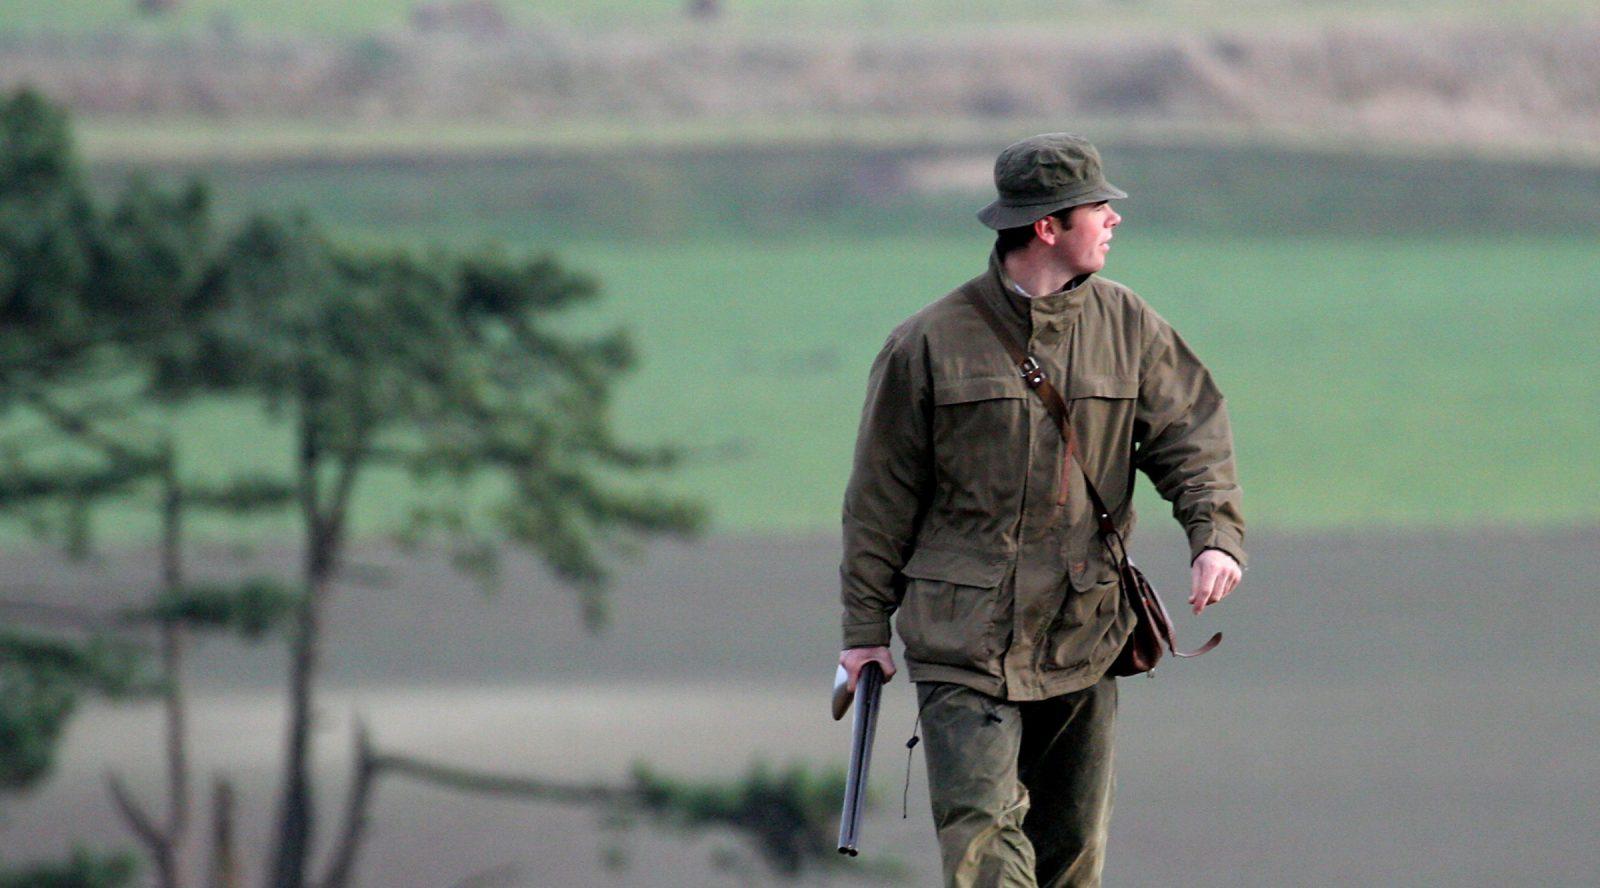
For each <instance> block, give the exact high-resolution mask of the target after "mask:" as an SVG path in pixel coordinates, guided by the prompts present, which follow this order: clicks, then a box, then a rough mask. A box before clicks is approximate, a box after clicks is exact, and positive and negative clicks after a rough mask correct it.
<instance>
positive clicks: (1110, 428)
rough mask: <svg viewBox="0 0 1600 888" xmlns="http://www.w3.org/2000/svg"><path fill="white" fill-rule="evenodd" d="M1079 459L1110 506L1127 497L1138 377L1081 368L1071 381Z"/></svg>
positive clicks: (1069, 392)
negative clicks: (1093, 371) (1084, 371)
mask: <svg viewBox="0 0 1600 888" xmlns="http://www.w3.org/2000/svg"><path fill="white" fill-rule="evenodd" d="M1066 397H1067V403H1068V405H1069V406H1070V407H1071V410H1072V429H1073V432H1074V433H1075V434H1076V435H1077V436H1078V445H1079V449H1080V458H1081V459H1082V460H1083V462H1084V468H1086V469H1087V470H1088V471H1089V475H1090V477H1092V478H1094V481H1095V488H1096V489H1097V490H1099V491H1100V495H1101V496H1102V497H1105V500H1106V505H1107V506H1109V507H1110V508H1111V509H1112V510H1115V509H1117V507H1118V504H1119V503H1122V502H1124V501H1125V500H1126V499H1127V496H1128V482H1129V481H1130V480H1131V479H1132V475H1133V431H1134V429H1133V426H1134V419H1135V417H1136V416H1137V413H1138V404H1139V379H1138V377H1137V376H1133V375H1125V374H1117V373H1079V374H1076V375H1074V377H1073V378H1072V379H1071V380H1069V381H1068V383H1067V393H1066Z"/></svg>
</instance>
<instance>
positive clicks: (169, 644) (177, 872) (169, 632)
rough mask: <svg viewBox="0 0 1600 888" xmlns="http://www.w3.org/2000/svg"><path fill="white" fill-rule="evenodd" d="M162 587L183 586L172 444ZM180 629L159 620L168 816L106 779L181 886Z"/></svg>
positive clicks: (184, 788)
mask: <svg viewBox="0 0 1600 888" xmlns="http://www.w3.org/2000/svg"><path fill="white" fill-rule="evenodd" d="M161 484H162V494H163V496H162V508H161V587H162V589H163V590H165V591H166V592H169V593H172V592H177V591H178V590H179V589H180V588H181V587H182V585H183V548H182V543H183V495H182V491H181V490H180V489H179V487H178V478H177V460H176V458H175V457H174V455H173V450H172V444H171V442H170V441H169V442H167V443H166V445H165V447H164V453H163V456H162V467H161ZM185 634H186V633H185V629H184V627H183V626H182V625H181V624H180V623H178V622H177V621H175V620H167V621H164V622H163V623H162V624H161V678H162V684H163V689H162V705H163V707H164V710H165V717H166V759H167V820H166V823H165V824H164V825H160V826H158V825H157V824H156V823H155V821H154V818H152V817H151V816H150V815H149V813H148V812H146V811H144V810H142V809H141V808H140V806H139V804H138V803H137V802H136V801H135V800H134V798H133V794H132V793H130V792H129V791H128V789H127V787H126V786H124V785H123V784H122V782H121V781H120V780H119V779H118V778H116V777H115V776H113V777H112V778H111V794H112V798H113V799H114V800H115V802H116V804H117V808H118V810H120V811H121V813H122V816H123V819H124V820H126V821H127V823H128V826H129V827H130V828H131V829H132V830H133V832H134V835H135V836H137V837H138V838H139V841H140V842H141V843H143V845H144V846H145V851H146V853H148V854H149V855H150V860H151V862H152V864H154V867H153V868H154V869H155V872H156V879H157V884H158V885H159V886H161V888H183V881H184V878H183V877H184V873H185V872H186V871H187V863H188V854H187V853H186V852H187V847H186V845H187V843H186V837H187V833H188V827H189V760H188V745H187V742H188V741H187V735H186V731H187V728H186V724H187V711H186V709H185V705H184V697H183V652H184V647H185Z"/></svg>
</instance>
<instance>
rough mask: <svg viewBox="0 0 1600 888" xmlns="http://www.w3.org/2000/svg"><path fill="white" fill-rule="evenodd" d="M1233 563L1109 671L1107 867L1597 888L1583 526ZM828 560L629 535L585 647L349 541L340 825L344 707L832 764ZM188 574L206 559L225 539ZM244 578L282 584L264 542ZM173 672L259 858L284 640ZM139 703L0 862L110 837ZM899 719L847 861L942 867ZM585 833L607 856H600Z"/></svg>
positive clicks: (376, 849)
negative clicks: (1162, 656) (608, 619)
mask: <svg viewBox="0 0 1600 888" xmlns="http://www.w3.org/2000/svg"><path fill="white" fill-rule="evenodd" d="M1146 523H1147V525H1148V526H1147V527H1146V528H1144V529H1143V530H1142V536H1143V539H1141V540H1140V541H1139V545H1138V547H1137V548H1136V551H1135V557H1136V560H1139V561H1140V562H1141V563H1142V564H1143V565H1144V566H1146V567H1147V569H1148V571H1149V572H1150V573H1151V575H1152V578H1153V580H1154V581H1155V583H1156V585H1157V586H1158V588H1161V589H1164V590H1168V591H1167V596H1168V599H1169V602H1172V601H1178V602H1181V599H1182V597H1183V593H1182V587H1181V581H1182V579H1183V568H1184V565H1183V561H1184V558H1183V554H1182V549H1181V539H1180V538H1179V536H1178V535H1177V533H1176V531H1175V530H1171V529H1169V528H1167V527H1165V526H1164V525H1165V524H1169V523H1170V522H1165V521H1159V522H1158V521H1157V520H1153V519H1151V518H1147V519H1146ZM1157 524H1161V525H1163V526H1159V527H1157V526H1155V525H1157ZM1250 548H1251V552H1252V564H1251V568H1250V570H1249V572H1248V573H1247V575H1246V581H1245V585H1244V586H1243V587H1242V588H1241V589H1240V590H1239V592H1238V593H1237V594H1236V596H1235V597H1234V598H1233V599H1230V600H1229V601H1228V602H1226V603H1225V604H1224V605H1223V606H1221V607H1220V608H1218V609H1216V610H1214V611H1212V612H1209V613H1208V614H1207V615H1206V616H1205V617H1203V618H1200V619H1194V618H1189V617H1186V616H1185V617H1180V623H1179V633H1180V643H1183V642H1185V641H1187V642H1188V643H1190V644H1194V643H1197V642H1198V641H1199V640H1200V639H1202V638H1203V637H1204V635H1206V634H1208V633H1209V632H1210V631H1212V630H1213V629H1221V630H1222V631H1223V632H1224V635H1225V640H1224V642H1223V644H1222V646H1221V648H1220V649H1219V650H1218V651H1216V652H1215V653H1212V654H1209V655H1207V656H1206V657H1205V658H1204V659H1202V660H1199V661H1194V662H1190V663H1182V664H1178V663H1174V664H1170V665H1164V666H1163V667H1162V668H1161V669H1160V670H1159V671H1158V674H1157V676H1156V677H1155V678H1153V679H1149V680H1147V679H1135V680H1126V681H1125V682H1124V683H1123V688H1122V694H1121V706H1122V708H1121V717H1120V719H1119V724H1118V733H1119V741H1118V772H1119V777H1118V796H1117V814H1116V817H1115V819H1114V822H1113V833H1112V851H1111V861H1110V865H1109V867H1108V870H1107V874H1106V881H1107V884H1108V885H1174V884H1180V883H1181V884H1186V885H1195V886H1207V885H1217V886H1224V885H1226V886H1240V885H1248V886H1274V888H1281V886H1296V885H1327V884H1355V885H1386V886H1387V885H1451V886H1460V885H1502V884H1537V885H1558V886H1565V885H1572V886H1580V885H1594V884H1600V849H1597V846H1596V845H1595V843H1594V842H1593V838H1594V829H1593V800H1594V799H1595V798H1597V797H1600V751H1597V747H1596V745H1595V743H1594V734H1595V728H1596V725H1597V723H1600V685H1597V684H1596V681H1595V679H1596V674H1595V669H1594V667H1593V665H1592V658H1590V657H1589V656H1588V655H1587V653H1586V651H1587V650H1588V649H1589V648H1590V647H1591V646H1592V641H1591V635H1592V632H1593V627H1594V626H1595V625H1596V623H1597V621H1600V528H1581V529H1571V530H1564V531H1540V532H1530V531H1513V530H1492V529H1484V530H1477V531H1470V532H1468V531H1460V532H1449V533H1442V532H1441V533H1400V532H1393V533H1369V534H1359V535H1358V534H1334V533H1324V534H1303V535H1285V534H1269V533H1263V534H1259V535H1257V536H1256V537H1255V538H1253V539H1252V540H1251V546H1250ZM835 559H836V543H835V542H834V540H833V539H831V538H826V537H814V538H793V539H772V538H739V537H724V538H718V539H713V540H710V541H708V542H705V543H701V544H696V545H690V546H656V547H651V548H649V549H647V550H646V551H645V552H644V554H643V556H642V557H641V558H639V559H638V560H636V561H633V562H631V563H628V564H626V565H625V566H624V567H623V568H622V569H621V570H620V571H619V574H618V578H617V584H616V588H615V591H614V604H615V608H614V610H615V615H616V616H615V620H614V622H613V623H612V625H611V626H610V627H609V628H608V630H607V631H606V632H605V633H603V634H601V635H598V636H592V635H588V634H585V633H584V632H583V630H582V629H581V626H580V624H579V621H578V619H577V615H576V609H575V608H574V607H573V606H572V604H571V600H570V597H569V595H568V593H566V592H564V591H562V590H561V589H559V588H558V587H555V586H553V585H552V584H551V583H550V582H549V581H548V579H547V578H546V577H545V576H544V575H543V574H542V572H540V571H539V570H538V569H537V567H536V566H535V565H533V564H532V563H530V562H526V561H516V560H514V561H513V562H511V563H509V564H508V571H507V580H508V582H507V584H506V587H505V588H504V589H503V590H501V591H500V592H499V593H498V594H496V595H495V596H493V597H490V598H485V597H484V596H483V595H482V594H481V593H480V592H479V591H477V590H476V589H475V588H474V587H473V586H472V585H471V584H470V583H469V582H468V581H466V580H463V579H460V578H458V577H455V576H453V575H452V574H451V573H450V571H449V570H448V568H447V567H445V566H444V565H443V564H442V563H441V562H438V561H436V560H432V559H406V558H401V557H399V556H397V555H395V554H393V553H390V552H387V551H384V550H380V549H372V550H368V551H366V552H364V553H363V554H362V556H361V558H360V559H359V561H360V562H361V564H362V565H363V569H362V570H361V571H360V577H361V581H360V582H359V583H355V582H352V583H351V584H350V585H348V586H347V587H346V588H344V589H343V590H342V591H341V592H340V597H339V598H338V599H337V600H336V602H335V604H334V606H333V608H332V611H331V615H330V621H331V628H330V645H329V658H328V660H329V662H328V673H327V681H326V682H325V687H326V688H327V693H326V694H325V695H324V697H323V699H322V705H321V707H320V709H319V711H320V712H321V713H322V721H321V723H320V725H319V733H318V737H319V743H320V746H319V750H320V756H321V758H320V762H321V767H322V775H323V783H322V786H323V787H324V789H323V793H322V798H323V804H324V806H325V810H326V811H327V812H328V816H329V818H330V819H331V818H332V815H333V812H334V811H335V810H337V808H338V806H339V804H340V803H341V802H342V796H343V789H344V786H345V784H344V765H345V763H346V761H347V759H348V747H349V743H350V727H351V724H352V720H353V719H354V718H356V717H358V716H359V717H361V718H363V719H364V720H365V721H367V722H368V723H369V724H370V725H371V726H372V727H373V730H374V734H375V736H376V738H377V740H378V742H379V743H380V745H383V746H385V747H387V748H392V749H395V750H400V751H407V752H412V753H415V754H420V755H430V756H433V757H436V758H442V759H446V760H452V761H459V762H462V763H466V764H474V765H477V766H480V767H485V768H493V769H496V770H504V771H508V772H518V773H531V774H542V775H546V776H553V775H565V776H574V777H586V778H592V779H620V777H621V776H622V775H624V774H625V773H626V770H627V768H628V767H629V765H630V764H631V763H632V762H636V761H647V762H650V763H652V764H653V765H655V766H657V767H658V768H659V769H660V770H662V771H665V772H668V773H679V774H695V775H702V776H704V775H714V774H728V773H737V772H741V771H743V770H744V768H745V767H746V766H747V765H748V764H749V763H750V762H752V761H756V760H764V761H768V762H774V763H778V764H782V763H785V762H791V761H803V762H809V763H812V764H817V765H832V764H839V763H841V762H842V760H843V759H844V756H845V754H846V747H847V742H848V731H847V729H846V728H844V727H843V726H842V725H839V724H835V723H833V722H831V721H829V720H828V719H827V717H826V715H824V712H825V707H826V703H825V697H826V691H827V685H828V683H829V681H830V680H831V677H832V668H833V667H832V662H833V659H834V657H835V645H836V643H837V642H836V629H835V625H836V619H837V616H836V613H835V607H834V595H835V592H834V582H835V580H834V576H835V573H834V571H835ZM200 560H201V561H203V562H204V569H205V570H208V571H221V570H226V569H230V568H231V567H232V566H233V565H234V561H235V556H234V555H233V554H231V553H228V552H226V551H221V550H219V551H216V552H212V553H211V554H210V555H208V556H207V557H206V558H204V559H200ZM249 563H250V564H251V565H252V568H253V569H258V570H272V569H274V568H276V569H281V570H286V571H287V570H290V569H292V557H291V556H290V554H289V553H284V552H264V553H260V554H258V555H257V556H256V557H254V558H253V559H251V560H250V562H249ZM4 564H5V567H6V573H7V576H8V585H9V586H10V588H11V590H12V591H11V592H10V593H8V595H7V597H8V598H13V599H17V598H27V599H35V600H37V599H49V600H52V601H56V602H58V603H72V602H76V603H82V604H95V605H103V604H106V603H108V602H111V601H114V600H117V599H119V598H123V599H125V598H127V597H129V596H135V595H137V594H138V592H139V590H140V589H141V588H144V587H146V586H147V585H148V584H149V583H151V582H152V580H153V576H154V571H155V565H154V562H153V559H151V558H148V557H143V556H141V555H139V554H138V553H124V554H121V555H118V556H116V557H113V558H108V559H106V560H104V561H102V562H100V563H98V564H95V565H91V566H88V567H84V568H72V567H67V566H64V565H62V564H60V563H59V562H58V561H57V560H56V559H55V558H53V557H51V556H49V555H46V554H41V553H26V554H25V553H12V554H8V555H6V556H4ZM6 616H7V618H8V619H10V618H12V615H11V614H7V615H6ZM193 666H194V681H193V684H194V687H195V702H194V709H195V716H194V732H195V738H196V744H195V745H196V749H197V764H196V772H197V775H198V777H199V781H198V782H199V783H200V785H201V786H202V787H205V786H209V783H210V780H211V778H212V776H213V775H216V774H219V773H226V774H229V775H231V776H232V777H233V778H234V779H235V780H236V781H237V783H238V784H239V787H240V792H241V795H242V799H241V809H242V812H243V814H242V822H241V835H242V837H243V839H244V841H245V843H246V844H247V846H249V847H250V848H251V849H252V854H253V855H255V858H254V859H259V854H260V851H259V850H258V849H259V848H261V847H262V846H264V845H265V839H266V829H265V827H266V824H267V822H268V817H269V815H270V813H271V809H272V806H273V796H274V794H275V787H276V774H275V769H276V766H277V761H278V757H279V751H278V750H279V742H280V737H281V731H282V709H281V705H280V703H279V701H278V700H277V699H276V696H275V694H274V693H273V692H272V688H274V687H275V686H276V685H277V684H278V683H279V681H280V677H281V675H282V674H283V659H282V656H281V652H280V651H278V650H276V649H274V648H273V647H271V646H267V647H263V648H258V649H250V648H245V647H243V646H241V645H238V644H236V643H233V642H226V641H210V642H207V643H205V644H204V645H202V646H201V647H200V649H199V651H198V653H197V655H196V657H195V660H194V663H193ZM156 715H157V713H156V712H155V710H154V709H153V707H150V706H148V705H124V706H115V707H113V706H106V705H100V704H96V705H91V706H88V707H86V709H85V711H84V712H83V714H82V715H81V716H80V717H79V718H78V719H77V721H76V722H75V723H74V725H73V728H72V731H71V734H70V736H69V738H68V743H67V746H66V748H65V749H64V750H63V756H62V760H61V763H60V768H59V771H58V773H57V775H56V777H55V779H54V780H53V781H52V782H51V783H50V784H49V785H47V786H45V787H44V788H43V789H41V790H40V791H38V792H36V793H34V794H32V795H30V796H27V797H25V798H22V799H11V800H7V801H6V803H5V807H4V810H3V811H0V816H3V822H0V857H3V858H4V859H6V860H8V861H18V860H27V859H31V858H36V857H49V856H53V855H59V854H61V853H63V852H64V851H65V849H67V848H69V847H70V846H71V844H72V843H73V842H74V841H82V842H87V843H89V844H92V845H94V846H97V847H108V846H112V847H114V846H131V845H132V844H133V843H132V840H131V838H130V837H129V836H128V835H127V834H126V832H125V831H123V830H122V829H121V828H120V826H119V825H118V824H117V823H116V821H115V817H114V814H113V813H112V810H111V807H110V805H109V803H108V801H107V799H106V793H105V789H104V774H105V773H106V771H107V770H108V769H116V770H118V771H121V772H123V773H125V774H127V775H128V776H129V778H130V780H131V782H132V783H133V784H134V785H135V786H136V787H139V788H143V789H144V790H145V791H147V792H150V793H153V792H154V790H155V788H156V787H157V786H158V785H159V784H158V780H159V771H158V770H157V763H158V758H157V755H156V751H157V749H158V748H159V747H158V734H157V731H158V724H159V722H158V719H157V717H156ZM911 720H912V709H911V694H910V693H909V689H908V688H907V687H906V686H905V685H903V684H900V683H896V684H894V685H891V687H890V688H889V691H888V697H887V704H886V709H885V712H884V715H883V719H882V722H881V727H880V736H879V742H878V746H877V756H878V757H877V759H876V760H875V769H874V784H875V787H876V791H877V793H878V800H879V801H878V805H877V807H876V808H875V810H874V811H873V813H872V814H871V815H870V817H869V819H868V822H867V826H866V833H865V846H866V853H865V854H864V856H863V857H862V858H860V859H859V861H858V862H857V863H855V864H851V866H860V864H863V863H864V864H868V865H874V864H875V865H879V866H883V867H886V868H892V867H899V868H900V869H901V870H902V874H901V881H902V882H904V883H906V884H931V883H932V881H933V880H934V879H935V873H936V861H935V858H934V850H933V842H932V835H931V834H932V827H931V823H930V822H929V816H928V813H927V807H926V793H925V790H924V787H923V785H922V772H921V760H920V757H918V759H917V760H916V762H915V765H914V767H913V769H912V772H911V778H912V779H911V790H910V803H909V813H910V816H909V818H908V819H906V820H903V821H902V820H901V819H900V812H899V801H900V799H899V796H900V789H901V787H900V781H901V780H902V779H903V774H904V771H903V769H904V767H905V758H904V755H903V746H902V743H903V741H904V738H905V736H906V735H907V734H908V733H909V731H910V725H911ZM374 815H375V820H374V829H373V840H372V844H371V846H370V850H369V854H368V856H367V859H366V864H367V865H366V867H365V876H366V877H365V880H364V884H366V885H369V886H397V888H409V886H419V888H420V886H436V885H437V886H444V885H456V884H468V882H467V881H465V880H468V879H469V877H472V876H474V875H475V874H476V875H479V876H482V877H483V878H481V879H480V880H478V881H475V882H471V884H478V885H491V884H492V885H508V886H509V885H577V884H585V885H587V884H594V885H613V884H614V885H708V884H710V885H725V884H726V885H735V884H766V883H767V881H768V878H767V877H766V876H764V875H763V874H762V873H761V871H760V870H759V868H758V867H752V866H750V865H747V864H740V863H735V864H734V865H733V868H732V869H731V870H730V869H726V868H723V869H719V868H717V867H716V866H714V865H713V863H712V861H713V860H714V859H716V858H719V857H726V856H727V854H728V853H729V852H732V853H733V854H734V855H735V856H736V857H737V855H738V854H739V853H740V849H739V847H738V846H737V843H736V842H734V841H733V840H732V839H730V838H728V837H726V836H717V835H711V836H704V837H700V838H698V839H694V840H687V839H685V838H684V837H681V836H676V835H670V834H662V833H656V832H652V831H649V830H638V831H635V832H633V833H631V834H629V835H627V836H625V837H621V838H618V837H616V836H613V835H611V834H608V833H606V832H604V831H601V830H597V828H596V818H595V817H594V815H593V812H588V811H581V810H580V811H574V810H568V809H560V808H549V807H531V806H527V805H519V804H517V803H514V802H506V801H485V800H483V799H468V798H461V797H451V796H446V795H443V794H441V793H439V792H437V791H435V790H431V789H427V788H423V787H413V786H406V785H399V784H396V785H393V786H389V785H385V786H384V787H383V788H382V790H381V791H380V793H379V797H378V802H377V805H376V807H375V809H374ZM607 849H612V850H613V851H616V852H618V854H619V855H620V857H621V858H622V859H625V860H626V861H627V863H628V865H627V866H625V867H623V868H620V869H605V868H602V867H601V866H600V863H599V861H600V858H601V855H602V852H604V851H606V850H607ZM849 871H850V870H849V869H848V867H847V868H845V869H841V870H837V871H830V872H826V873H822V874H818V875H816V876H814V877H813V879H812V881H813V882H815V883H835V882H838V881H841V880H842V879H841V877H842V875H843V874H845V873H847V872H849ZM868 875H871V876H873V877H874V878H877V877H880V876H882V875H883V874H882V872H881V871H876V870H874V871H871V872H869V873H868ZM870 880H871V879H869V881H870Z"/></svg>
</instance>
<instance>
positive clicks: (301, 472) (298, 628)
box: [271, 404, 329, 888]
mask: <svg viewBox="0 0 1600 888" xmlns="http://www.w3.org/2000/svg"><path fill="white" fill-rule="evenodd" d="M308 409H309V408H308V407H307V406H306V405H304V404H302V406H301V411H302V413H301V417H300V454H299V460H298V467H297V474H298V487H299V495H298V496H299V500H300V512H301V517H302V520H303V521H304V522H305V528H306V552H305V565H306V567H305V597H304V598H303V599H302V600H301V602H300V610H299V613H298V615H297V617H296V620H295V632H294V638H293V640H292V643H291V647H290V654H289V656H290V661H289V739H288V744H287V745H288V749H287V758H286V760H285V761H284V766H283V793H282V796H281V798H280V800H279V805H278V842H277V849H276V853H275V854H274V855H273V862H272V880H271V884H272V886H273V888H303V886H304V885H305V874H306V860H307V858H308V857H310V855H311V836H312V829H313V827H314V825H315V821H316V810H315V807H314V805H315V799H313V798H312V795H311V786H310V770H311V719H312V716H313V711H312V703H313V700H312V693H313V691H314V690H315V677H316V671H317V660H318V654H319V652H320V650H319V649H320V644H319V642H320V640H321V639H320V635H321V628H322V626H321V612H322V601H323V597H324V595H325V594H326V592H327V582H328V575H327V571H326V564H327V561H328V551H327V550H328V545H329V539H328V535H327V529H326V528H325V527H324V526H323V517H322V508H321V503H320V499H321V497H320V495H319V491H318V473H319V471H320V469H321V453H320V448H319V446H318V441H317V436H316V433H315V429H314V428H313V426H312V422H311V418H310V417H309V416H308V415H307V414H306V411H307V410H308Z"/></svg>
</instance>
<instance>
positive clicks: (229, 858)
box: [210, 777, 239, 888]
mask: <svg viewBox="0 0 1600 888" xmlns="http://www.w3.org/2000/svg"><path fill="white" fill-rule="evenodd" d="M212 799H213V800H212V803H211V805H212V806H211V877H210V888H239V861H238V859H237V856H236V853H235V851H234V843H233V783H231V782H230V781H229V780H228V778H226V777H218V778H217V780H216V784H215V786H214V787H213V790H212Z"/></svg>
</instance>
